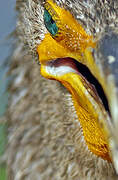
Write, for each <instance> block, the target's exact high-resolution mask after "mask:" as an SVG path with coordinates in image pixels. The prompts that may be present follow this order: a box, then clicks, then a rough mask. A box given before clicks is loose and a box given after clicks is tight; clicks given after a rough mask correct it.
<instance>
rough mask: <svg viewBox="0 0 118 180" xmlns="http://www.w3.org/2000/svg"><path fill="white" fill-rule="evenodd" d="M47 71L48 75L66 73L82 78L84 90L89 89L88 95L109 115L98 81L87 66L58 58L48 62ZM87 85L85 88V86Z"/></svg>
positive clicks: (105, 98)
mask: <svg viewBox="0 0 118 180" xmlns="http://www.w3.org/2000/svg"><path fill="white" fill-rule="evenodd" d="M46 67H47V71H48V72H49V73H50V74H53V75H54V74H55V76H58V74H59V75H62V74H66V73H70V72H73V73H76V74H78V75H79V76H81V77H82V79H83V82H84V85H85V87H86V88H88V87H89V88H90V91H89V93H90V94H91V96H92V97H93V98H94V99H95V100H96V101H97V102H100V104H102V105H103V106H104V109H105V110H106V112H107V113H108V114H109V115H110V110H109V105H108V100H107V97H106V95H105V93H104V90H103V88H102V86H101V85H100V83H99V82H98V80H97V79H96V78H95V77H94V76H93V74H92V73H91V72H90V70H89V69H88V68H87V66H85V65H83V64H82V63H79V62H78V61H76V60H75V59H72V58H69V57H67V58H58V59H56V60H52V61H48V64H47V66H46ZM86 85H87V86H86Z"/></svg>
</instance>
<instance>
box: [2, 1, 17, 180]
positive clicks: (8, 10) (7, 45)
mask: <svg viewBox="0 0 118 180" xmlns="http://www.w3.org/2000/svg"><path fill="white" fill-rule="evenodd" d="M0 3H1V4H0V23H1V24H0V118H1V117H2V116H3V115H4V114H5V111H6V109H7V105H8V99H9V92H8V91H7V88H8V85H9V83H10V79H11V77H8V76H7V75H6V74H7V72H8V70H9V64H10V58H9V57H10V54H11V49H12V43H13V39H12V38H8V36H9V34H10V33H11V32H12V31H13V30H14V29H15V24H16V13H15V10H14V7H15V0H5V1H1V2H0ZM6 142H7V124H6V123H5V122H2V123H0V158H1V157H3V155H4V151H5V147H6ZM0 180H7V174H6V167H5V164H4V163H2V161H0Z"/></svg>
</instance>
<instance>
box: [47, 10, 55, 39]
mask: <svg viewBox="0 0 118 180" xmlns="http://www.w3.org/2000/svg"><path fill="white" fill-rule="evenodd" d="M44 24H45V26H46V28H47V30H48V31H49V32H50V33H51V34H52V36H55V35H56V34H57V32H58V27H57V25H56V23H55V21H54V20H53V18H52V16H51V15H50V13H49V12H48V11H47V10H46V9H45V10H44Z"/></svg>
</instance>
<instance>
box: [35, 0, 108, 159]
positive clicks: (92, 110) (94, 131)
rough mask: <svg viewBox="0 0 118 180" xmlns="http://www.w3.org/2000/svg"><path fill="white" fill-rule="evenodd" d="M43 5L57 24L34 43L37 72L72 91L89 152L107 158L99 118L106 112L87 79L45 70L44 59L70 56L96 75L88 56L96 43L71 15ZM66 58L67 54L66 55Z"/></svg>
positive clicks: (45, 62)
mask: <svg viewBox="0 0 118 180" xmlns="http://www.w3.org/2000/svg"><path fill="white" fill-rule="evenodd" d="M45 8H46V9H47V10H48V12H49V13H50V14H51V15H52V17H53V20H54V21H55V22H56V25H57V26H58V28H59V32H58V34H57V35H56V36H55V37H54V36H53V37H52V35H51V34H49V33H48V34H46V35H45V38H44V40H43V41H42V42H41V44H40V45H38V47H37V52H38V54H39V59H40V63H41V74H42V75H43V76H44V77H46V78H49V79H55V80H58V81H60V82H61V83H62V84H63V85H64V86H65V87H66V88H67V89H68V90H69V91H70V92H71V94H72V100H73V104H74V107H75V110H76V112H77V115H78V121H79V122H80V124H81V126H82V130H83V135H84V139H85V141H86V144H87V146H88V148H89V150H90V151H91V152H93V153H94V154H96V155H98V156H100V157H102V158H103V159H106V160H108V161H111V159H110V156H109V150H108V143H107V139H106V132H105V130H104V129H102V128H101V126H100V124H99V122H100V121H103V119H104V118H105V117H106V116H107V115H106V112H105V110H104V107H103V105H102V103H101V101H100V99H99V97H97V95H95V93H94V92H93V90H92V88H91V86H90V85H89V83H87V82H86V81H85V79H84V78H83V77H82V76H80V75H79V74H77V73H74V72H68V73H66V74H55V75H54V74H51V73H49V72H48V71H47V69H46V66H47V63H48V62H49V61H51V60H55V59H57V58H66V57H71V58H74V59H76V60H77V61H78V62H81V63H83V64H85V65H87V66H88V67H89V68H90V69H91V70H92V72H95V75H96V76H99V75H98V74H99V73H98V70H97V67H96V66H95V64H94V62H93V59H92V58H89V57H90V54H91V52H90V50H89V49H90V48H95V46H96V44H95V42H94V41H93V38H92V36H90V35H88V34H87V33H86V32H85V30H84V29H83V27H82V26H81V25H80V24H78V22H77V21H76V20H75V19H74V17H73V16H72V15H71V14H70V13H69V12H68V11H66V10H64V9H63V8H60V7H59V6H57V5H56V4H55V3H53V1H51V0H47V1H46V4H45ZM67 60H69V58H68V59H67Z"/></svg>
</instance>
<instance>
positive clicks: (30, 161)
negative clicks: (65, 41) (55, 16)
mask: <svg viewBox="0 0 118 180" xmlns="http://www.w3.org/2000/svg"><path fill="white" fill-rule="evenodd" d="M55 2H56V3H57V4H58V5H59V6H61V7H63V8H65V9H67V10H69V11H70V12H71V14H72V15H73V16H74V17H75V18H76V19H77V20H78V22H80V23H81V24H82V26H83V27H84V28H85V30H86V32H87V33H89V34H92V35H93V36H94V37H95V38H96V39H101V38H102V36H103V35H104V33H105V32H106V30H107V29H108V28H111V29H112V31H113V32H115V33H116V32H117V29H118V18H117V17H118V11H117V10H118V2H117V1H108V0H105V1H102V0H95V1H92V0H87V1H85V0H84V1H78V0H73V1H71V0H67V1H61V0H59V1H55ZM43 5H44V2H43V1H38V0H24V1H21V0H17V2H16V9H17V11H18V21H17V27H16V34H17V45H16V49H15V50H14V53H13V58H12V59H13V60H12V61H13V62H12V65H11V70H10V73H11V74H12V75H14V76H15V79H14V81H13V82H12V84H11V88H10V91H11V98H10V102H9V109H8V113H7V119H8V122H9V129H8V147H7V152H6V154H7V160H6V162H7V167H8V176H9V179H11V180H12V179H16V180H23V179H29V180H30V179H31V180H32V179H35V180H39V179H41V180H45V179H49V180H51V179H59V180H67V179H68V180H71V179H72V180H79V179H80V180H84V179H87V180H88V179H91V180H92V179H93V180H94V179H100V180H111V179H117V175H116V172H115V170H114V166H113V164H112V163H109V162H108V161H106V160H103V159H102V158H100V157H98V156H96V155H94V154H93V153H92V152H90V151H89V149H88V147H87V145H86V143H85V140H84V137H83V132H82V128H81V126H80V124H79V122H78V120H77V119H78V117H77V115H76V111H75V109H74V106H73V103H72V99H71V95H70V93H69V92H68V91H67V90H66V89H65V88H64V87H63V86H62V85H61V84H60V83H58V82H55V81H50V80H46V79H44V78H43V77H41V75H40V66H38V65H37V64H36V62H35V61H34V59H36V60H37V59H38V55H37V53H36V48H37V45H38V44H40V42H41V40H42V39H43V38H44V35H45V33H46V32H47V30H46V28H45V26H44V21H43V11H44V7H43ZM31 54H33V56H32V55H31Z"/></svg>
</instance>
